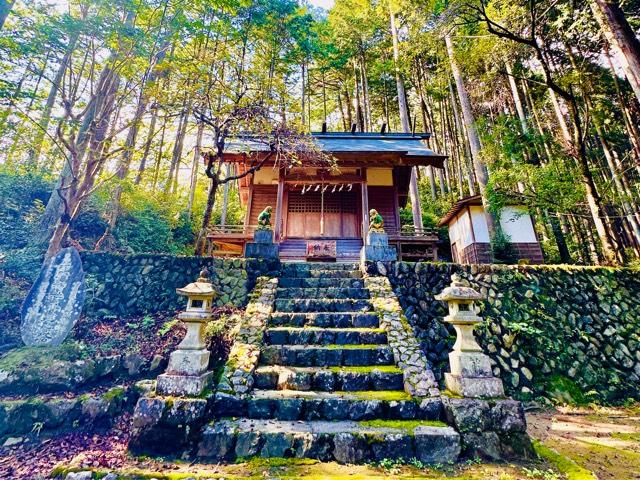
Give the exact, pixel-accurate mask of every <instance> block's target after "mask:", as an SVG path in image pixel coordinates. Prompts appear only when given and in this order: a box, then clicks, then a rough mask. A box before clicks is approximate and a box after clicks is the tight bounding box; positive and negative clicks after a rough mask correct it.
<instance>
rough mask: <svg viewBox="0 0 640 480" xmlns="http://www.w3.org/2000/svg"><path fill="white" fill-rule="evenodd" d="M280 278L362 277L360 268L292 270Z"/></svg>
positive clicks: (283, 273)
mask: <svg viewBox="0 0 640 480" xmlns="http://www.w3.org/2000/svg"><path fill="white" fill-rule="evenodd" d="M280 278H343V279H344V278H347V279H348V278H351V279H358V278H362V272H361V271H360V270H290V271H284V272H282V273H281V274H280Z"/></svg>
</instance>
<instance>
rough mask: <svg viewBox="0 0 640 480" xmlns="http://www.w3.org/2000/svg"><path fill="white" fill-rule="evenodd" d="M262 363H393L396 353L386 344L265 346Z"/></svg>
mask: <svg viewBox="0 0 640 480" xmlns="http://www.w3.org/2000/svg"><path fill="white" fill-rule="evenodd" d="M260 364H261V365H284V366H291V367H337V366H348V367H360V366H369V365H392V364H393V353H392V352H391V348H390V347H388V346H386V345H317V346H316V345H265V346H263V347H262V350H261V352H260Z"/></svg>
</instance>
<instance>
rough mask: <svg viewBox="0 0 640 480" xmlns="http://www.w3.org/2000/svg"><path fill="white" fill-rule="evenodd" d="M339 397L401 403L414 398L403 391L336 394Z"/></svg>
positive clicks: (361, 391)
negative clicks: (400, 401)
mask: <svg viewBox="0 0 640 480" xmlns="http://www.w3.org/2000/svg"><path fill="white" fill-rule="evenodd" d="M334 393H336V394H339V395H346V396H350V397H354V398H356V399H358V400H383V401H388V402H392V401H399V400H411V399H412V397H411V395H409V394H408V393H407V392H404V391H402V390H360V391H355V392H334Z"/></svg>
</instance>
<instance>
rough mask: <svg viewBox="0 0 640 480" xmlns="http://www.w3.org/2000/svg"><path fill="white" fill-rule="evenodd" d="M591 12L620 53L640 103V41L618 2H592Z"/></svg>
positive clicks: (611, 43) (597, 0)
mask: <svg viewBox="0 0 640 480" xmlns="http://www.w3.org/2000/svg"><path fill="white" fill-rule="evenodd" d="M591 10H592V11H593V15H594V16H595V17H596V20H597V21H598V23H599V24H600V28H601V29H602V32H603V33H604V36H605V37H606V39H607V41H608V42H609V45H611V47H613V49H614V50H615V51H616V52H617V53H618V57H619V60H620V62H621V63H622V68H623V69H624V73H625V75H626V77H627V80H629V83H630V84H631V87H632V88H633V91H634V92H635V94H636V98H637V99H638V102H640V40H638V38H637V37H636V34H635V32H634V31H633V29H632V28H631V26H630V25H629V23H628V22H627V19H626V18H625V16H624V13H623V12H622V9H621V8H620V5H619V4H618V2H617V1H615V0H613V1H611V0H591Z"/></svg>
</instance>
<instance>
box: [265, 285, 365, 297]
mask: <svg viewBox="0 0 640 480" xmlns="http://www.w3.org/2000/svg"><path fill="white" fill-rule="evenodd" d="M277 298H344V299H348V298H353V299H363V298H369V290H367V289H365V288H339V287H325V288H278V292H277Z"/></svg>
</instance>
